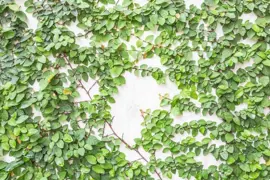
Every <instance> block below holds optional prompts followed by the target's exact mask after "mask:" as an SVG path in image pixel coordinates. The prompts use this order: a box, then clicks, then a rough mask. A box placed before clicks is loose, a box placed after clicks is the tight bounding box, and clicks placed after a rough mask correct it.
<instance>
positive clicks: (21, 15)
mask: <svg viewBox="0 0 270 180" xmlns="http://www.w3.org/2000/svg"><path fill="white" fill-rule="evenodd" d="M16 16H17V17H18V18H19V19H20V20H21V21H22V22H26V21H27V17H26V15H25V14H24V12H22V11H17V12H16Z"/></svg>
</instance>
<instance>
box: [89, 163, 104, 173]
mask: <svg viewBox="0 0 270 180" xmlns="http://www.w3.org/2000/svg"><path fill="white" fill-rule="evenodd" d="M92 170H93V171H95V172H96V173H98V174H104V173H105V171H104V169H103V168H102V166H100V165H95V166H92Z"/></svg>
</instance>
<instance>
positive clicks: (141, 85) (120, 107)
mask: <svg viewBox="0 0 270 180" xmlns="http://www.w3.org/2000/svg"><path fill="white" fill-rule="evenodd" d="M16 2H17V4H19V5H21V9H22V10H25V7H24V6H23V4H24V0H16ZM136 2H138V3H140V4H142V5H143V4H145V3H146V2H147V1H146V0H136ZM202 2H203V0H186V5H187V7H189V6H190V5H195V6H197V7H200V6H201V3H202ZM108 8H109V7H108ZM27 17H28V25H29V28H31V29H33V30H35V29H37V28H38V22H37V20H36V19H35V18H34V17H32V16H31V14H27ZM241 18H242V19H243V20H244V21H246V20H249V21H251V22H254V21H255V20H256V16H255V15H254V14H246V15H244V16H242V17H241ZM68 28H69V29H70V30H72V31H73V32H74V33H75V34H78V33H83V31H82V30H81V29H79V28H77V27H76V22H75V23H73V24H72V25H71V26H69V27H68ZM216 32H217V35H218V37H222V36H223V32H222V29H221V26H219V27H218V28H217V30H216ZM147 34H153V35H155V36H157V35H158V34H159V32H158V31H156V32H148V33H147ZM76 42H77V44H79V45H80V46H88V45H89V40H87V39H84V38H79V39H77V40H76ZM135 42H136V40H135V39H134V40H132V41H131V42H127V44H129V45H132V44H135ZM242 43H246V44H253V43H254V42H253V41H251V40H245V41H243V42H242ZM193 58H194V60H197V59H196V58H198V56H197V55H196V53H193ZM51 60H52V61H53V58H51ZM139 64H148V65H149V66H152V67H160V68H161V69H163V70H165V69H166V68H165V67H163V66H162V65H161V64H160V59H159V57H153V58H151V59H144V60H141V61H140V62H139ZM251 64H252V62H248V63H245V64H242V65H239V66H237V67H236V69H235V71H236V70H237V69H238V68H241V67H242V68H243V67H246V66H250V65H251ZM62 71H63V72H67V69H65V70H62ZM125 78H126V84H125V85H123V86H121V87H120V88H119V93H118V94H116V95H115V96H114V98H115V101H116V103H115V104H112V106H111V107H112V110H111V113H112V115H113V116H114V121H113V123H112V126H113V127H114V129H115V131H116V132H117V133H118V134H119V135H122V136H123V138H124V139H125V140H126V141H127V142H128V143H129V144H131V145H133V144H134V139H135V138H138V137H140V131H141V129H142V127H141V123H142V121H143V118H142V117H141V113H140V109H142V110H146V109H151V110H155V109H160V106H159V103H160V99H159V94H165V93H168V94H169V95H170V97H173V96H174V95H176V94H178V93H179V90H178V89H177V87H176V85H175V84H173V83H172V82H170V81H169V80H167V83H166V85H158V84H157V83H156V81H155V80H154V79H153V78H152V77H144V78H142V77H137V76H135V75H134V74H131V73H126V74H125ZM94 82H95V81H94V80H89V82H84V84H85V85H86V86H87V87H91V86H92V84H93V83H94ZM67 86H68V84H67ZM34 89H35V90H38V89H39V87H38V84H37V83H36V84H35V85H34ZM79 92H80V95H81V97H80V98H79V99H78V100H88V99H89V98H88V96H87V95H86V94H85V92H84V91H83V90H82V89H79ZM90 93H91V95H94V94H97V93H98V85H96V86H95V87H94V88H93V89H92V90H91V91H90ZM245 107H246V106H245V105H244V104H243V105H241V106H239V107H238V109H239V110H240V109H243V108H245ZM36 115H40V113H39V112H36ZM198 119H205V120H212V121H216V122H217V123H220V122H221V119H219V118H218V117H217V116H202V115H198V114H193V113H184V114H183V115H182V116H180V117H175V122H174V123H178V124H182V123H183V122H189V121H191V120H198ZM106 134H111V132H110V130H109V128H108V127H107V128H106ZM184 137H185V135H183V136H178V137H175V139H177V140H178V141H179V140H180V139H182V138H184ZM202 138H203V137H200V136H198V137H197V139H198V140H200V139H202ZM214 143H215V144H217V145H220V144H222V142H217V141H216V142H214ZM121 150H122V151H123V152H125V154H126V155H127V159H128V160H131V161H132V160H136V159H139V157H138V155H137V154H136V153H134V152H133V151H130V150H128V149H126V148H125V147H124V146H122V147H121ZM141 151H142V152H143V154H144V155H145V157H149V154H147V153H146V152H144V151H143V150H141ZM158 154H160V156H159V157H160V158H166V155H164V154H162V153H158ZM7 160H9V161H10V160H12V158H10V157H9V158H7ZM197 160H198V161H201V162H202V163H203V165H204V167H208V166H210V165H212V164H215V165H218V164H219V163H220V162H218V161H216V160H215V158H214V157H212V156H211V155H209V156H199V157H198V158H197ZM153 176H154V175H153ZM173 179H174V180H178V179H179V178H178V177H177V176H174V177H173Z"/></svg>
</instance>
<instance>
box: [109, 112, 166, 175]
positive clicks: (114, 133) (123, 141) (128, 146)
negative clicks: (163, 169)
mask: <svg viewBox="0 0 270 180" xmlns="http://www.w3.org/2000/svg"><path fill="white" fill-rule="evenodd" d="M112 119H114V117H113V118H112ZM105 122H106V123H107V124H108V126H109V127H110V129H111V130H112V132H113V135H114V136H116V137H117V138H118V139H119V140H120V141H121V142H122V143H123V144H125V145H126V146H127V148H128V149H130V150H134V151H135V152H137V154H138V155H139V156H140V157H141V159H143V160H144V161H145V162H146V163H148V162H149V161H148V160H147V159H146V158H145V157H144V156H143V155H142V154H141V152H140V151H139V150H138V149H134V148H132V147H131V146H130V145H129V144H128V143H127V142H126V141H125V140H124V139H123V138H121V137H120V136H119V135H118V134H117V133H116V132H115V131H114V129H113V127H112V125H111V123H109V122H108V121H106V120H105ZM155 173H156V175H157V176H158V177H159V179H161V180H162V178H161V176H160V174H159V173H158V172H157V170H155Z"/></svg>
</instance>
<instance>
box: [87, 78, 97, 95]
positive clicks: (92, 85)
mask: <svg viewBox="0 0 270 180" xmlns="http://www.w3.org/2000/svg"><path fill="white" fill-rule="evenodd" d="M98 81H99V80H96V81H95V82H94V84H92V86H91V87H90V88H89V89H88V91H87V92H90V91H91V89H93V87H94V86H95V85H96V84H97V83H98Z"/></svg>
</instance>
